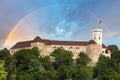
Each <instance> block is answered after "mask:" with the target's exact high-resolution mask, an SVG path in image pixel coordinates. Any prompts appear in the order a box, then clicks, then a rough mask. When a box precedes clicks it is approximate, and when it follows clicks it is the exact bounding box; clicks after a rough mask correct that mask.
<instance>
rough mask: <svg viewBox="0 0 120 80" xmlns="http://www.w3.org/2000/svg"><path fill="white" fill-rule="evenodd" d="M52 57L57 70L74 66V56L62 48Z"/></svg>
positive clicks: (56, 50)
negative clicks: (61, 67) (63, 66)
mask: <svg viewBox="0 0 120 80" xmlns="http://www.w3.org/2000/svg"><path fill="white" fill-rule="evenodd" d="M51 56H52V58H53V59H54V60H55V61H54V65H55V68H56V69H57V68H58V67H60V66H62V65H65V66H70V65H71V64H73V59H72V57H73V54H72V52H71V51H66V50H64V49H62V48H58V49H55V51H53V52H52V53H51Z"/></svg>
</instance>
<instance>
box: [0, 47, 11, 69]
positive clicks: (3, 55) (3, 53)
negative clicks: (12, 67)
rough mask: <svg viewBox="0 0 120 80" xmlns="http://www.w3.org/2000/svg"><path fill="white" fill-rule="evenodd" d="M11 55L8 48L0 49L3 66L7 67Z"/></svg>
mask: <svg viewBox="0 0 120 80" xmlns="http://www.w3.org/2000/svg"><path fill="white" fill-rule="evenodd" d="M10 59H11V55H10V53H9V51H8V49H6V48H4V49H2V50H1V51H0V60H4V61H5V67H7V66H8V65H9V63H10Z"/></svg>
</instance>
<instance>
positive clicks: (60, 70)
mask: <svg viewBox="0 0 120 80" xmlns="http://www.w3.org/2000/svg"><path fill="white" fill-rule="evenodd" d="M108 48H109V49H110V50H111V52H112V54H111V57H105V56H104V55H100V57H99V60H98V62H97V64H96V66H94V67H91V66H88V65H87V64H88V63H89V62H90V59H89V57H88V56H87V55H86V54H85V53H84V52H80V53H79V56H78V57H77V59H75V60H73V59H72V57H73V53H72V52H71V51H66V50H64V49H61V48H57V49H55V50H54V51H53V52H52V53H51V55H49V56H42V55H40V54H39V53H40V52H39V50H38V48H36V47H34V48H32V49H22V50H20V51H18V52H16V53H15V54H14V55H10V53H9V50H8V49H6V48H4V49H2V50H0V80H120V50H119V48H118V47H117V46H116V45H109V46H108Z"/></svg>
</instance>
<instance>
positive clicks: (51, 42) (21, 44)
mask: <svg viewBox="0 0 120 80" xmlns="http://www.w3.org/2000/svg"><path fill="white" fill-rule="evenodd" d="M33 42H42V43H45V44H46V45H77V46H86V45H90V44H96V42H95V41H94V40H90V41H56V40H47V39H41V38H40V37H39V36H37V37H36V38H35V39H33V40H31V41H23V42H18V43H16V44H15V45H14V46H13V47H12V48H11V49H17V48H24V47H30V46H31V43H33ZM103 47H105V45H103Z"/></svg>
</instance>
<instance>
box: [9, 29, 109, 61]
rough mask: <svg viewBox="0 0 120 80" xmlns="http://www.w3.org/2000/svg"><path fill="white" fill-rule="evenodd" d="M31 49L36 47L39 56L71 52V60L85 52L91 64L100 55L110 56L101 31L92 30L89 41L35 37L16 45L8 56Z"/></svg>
mask: <svg viewBox="0 0 120 80" xmlns="http://www.w3.org/2000/svg"><path fill="white" fill-rule="evenodd" d="M33 47H38V49H39V50H40V54H41V55H43V56H46V55H50V53H51V52H52V51H54V50H55V49H56V48H63V49H65V50H69V51H72V52H73V59H76V58H77V56H78V54H79V53H80V52H85V53H86V54H87V55H88V56H89V58H90V59H91V62H92V63H96V62H97V61H98V58H99V56H100V54H103V55H105V56H108V57H110V55H111V52H110V50H109V49H107V47H106V46H105V45H104V44H103V43H102V29H93V30H92V39H91V40H89V41H56V40H48V39H41V38H40V37H39V36H37V37H36V38H35V39H33V40H30V41H23V42H18V43H16V44H15V45H14V46H13V47H12V48H11V49H10V54H11V55H13V54H14V53H15V52H17V51H18V50H21V49H31V48H33Z"/></svg>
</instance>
